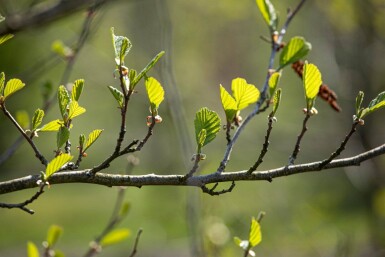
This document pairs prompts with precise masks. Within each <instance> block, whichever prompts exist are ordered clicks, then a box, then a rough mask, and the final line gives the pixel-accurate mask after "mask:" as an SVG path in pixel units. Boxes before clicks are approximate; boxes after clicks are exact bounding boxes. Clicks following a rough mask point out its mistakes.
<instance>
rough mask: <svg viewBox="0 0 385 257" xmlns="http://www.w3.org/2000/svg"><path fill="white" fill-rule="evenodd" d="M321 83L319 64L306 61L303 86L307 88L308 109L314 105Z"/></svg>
mask: <svg viewBox="0 0 385 257" xmlns="http://www.w3.org/2000/svg"><path fill="white" fill-rule="evenodd" d="M321 84H322V78H321V72H320V71H319V70H318V68H317V66H315V65H314V64H312V63H307V62H305V65H304V66H303V87H304V89H305V97H306V103H307V110H308V111H309V110H310V109H311V108H312V107H313V106H314V101H315V98H316V97H317V95H318V92H319V88H320V86H321Z"/></svg>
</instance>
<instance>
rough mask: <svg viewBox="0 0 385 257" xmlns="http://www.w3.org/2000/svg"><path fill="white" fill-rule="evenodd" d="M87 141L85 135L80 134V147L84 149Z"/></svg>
mask: <svg viewBox="0 0 385 257" xmlns="http://www.w3.org/2000/svg"><path fill="white" fill-rule="evenodd" d="M85 141H86V136H85V135H84V134H80V136H79V147H81V148H82V149H84V142H85Z"/></svg>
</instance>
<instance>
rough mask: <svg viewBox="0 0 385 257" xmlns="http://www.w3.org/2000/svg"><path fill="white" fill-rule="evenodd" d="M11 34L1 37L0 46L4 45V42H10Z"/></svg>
mask: <svg viewBox="0 0 385 257" xmlns="http://www.w3.org/2000/svg"><path fill="white" fill-rule="evenodd" d="M13 36H14V35H13V34H5V35H3V36H1V37H0V45H1V44H2V43H4V42H5V41H8V40H10V39H11V38H13Z"/></svg>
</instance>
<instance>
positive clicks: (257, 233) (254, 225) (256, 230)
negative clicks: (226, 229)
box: [249, 217, 262, 247]
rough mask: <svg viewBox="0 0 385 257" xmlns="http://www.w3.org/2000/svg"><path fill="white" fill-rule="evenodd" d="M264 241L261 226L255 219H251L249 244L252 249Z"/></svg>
mask: <svg viewBox="0 0 385 257" xmlns="http://www.w3.org/2000/svg"><path fill="white" fill-rule="evenodd" d="M261 241H262V233H261V226H260V225H259V222H258V221H257V220H256V219H255V218H254V217H253V218H252V219H251V227H250V234H249V243H250V246H251V247H254V246H256V245H258V244H259V243H260V242H261Z"/></svg>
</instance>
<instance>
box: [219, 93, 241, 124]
mask: <svg viewBox="0 0 385 257" xmlns="http://www.w3.org/2000/svg"><path fill="white" fill-rule="evenodd" d="M219 87H220V91H221V102H222V106H223V109H224V110H225V113H226V119H227V122H229V123H232V122H233V120H234V118H235V115H236V114H237V111H238V110H237V102H236V101H235V99H234V98H233V97H232V96H231V95H230V94H229V92H227V90H226V89H225V88H224V87H223V86H222V85H220V86H219Z"/></svg>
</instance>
